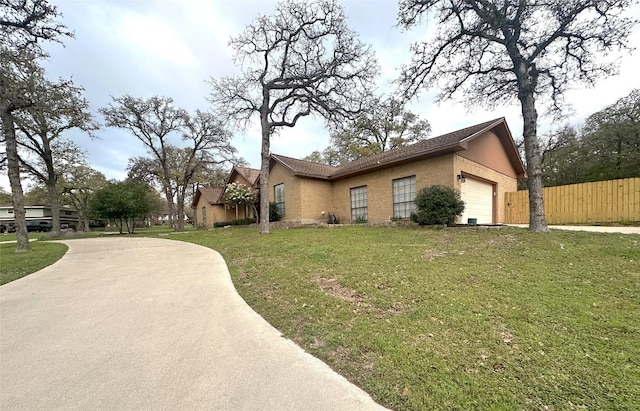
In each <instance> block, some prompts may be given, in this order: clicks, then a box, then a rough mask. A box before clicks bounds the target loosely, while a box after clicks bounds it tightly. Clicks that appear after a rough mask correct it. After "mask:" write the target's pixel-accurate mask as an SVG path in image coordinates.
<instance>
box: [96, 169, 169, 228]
mask: <svg viewBox="0 0 640 411" xmlns="http://www.w3.org/2000/svg"><path fill="white" fill-rule="evenodd" d="M89 204H90V205H89V214H90V216H91V217H92V218H94V219H104V220H110V221H113V222H114V223H115V224H116V226H117V227H118V230H119V231H120V234H122V233H123V232H124V229H125V228H126V229H127V232H128V233H130V234H132V233H133V232H134V231H135V221H136V219H141V218H145V217H149V214H150V213H151V212H153V211H159V210H158V207H159V204H158V202H157V194H156V193H155V192H154V191H153V190H152V189H151V188H150V187H148V186H146V185H144V184H140V183H137V182H134V181H122V182H114V181H111V182H109V183H107V184H106V185H105V186H104V187H102V188H101V189H99V190H97V191H96V192H95V193H94V194H93V198H92V199H91V201H90V203H89Z"/></svg>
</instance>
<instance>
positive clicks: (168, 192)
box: [163, 174, 176, 229]
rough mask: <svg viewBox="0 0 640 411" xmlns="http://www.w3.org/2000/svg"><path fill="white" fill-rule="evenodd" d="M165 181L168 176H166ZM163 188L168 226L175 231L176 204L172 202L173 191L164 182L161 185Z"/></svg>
mask: <svg viewBox="0 0 640 411" xmlns="http://www.w3.org/2000/svg"><path fill="white" fill-rule="evenodd" d="M166 178H167V179H168V178H169V177H168V174H167V177H166ZM163 186H164V196H165V198H166V199H167V209H168V211H169V222H168V224H169V225H171V228H173V229H175V228H176V221H175V218H176V204H175V202H174V201H173V190H171V187H170V186H168V185H167V183H166V182H165V183H164V184H163Z"/></svg>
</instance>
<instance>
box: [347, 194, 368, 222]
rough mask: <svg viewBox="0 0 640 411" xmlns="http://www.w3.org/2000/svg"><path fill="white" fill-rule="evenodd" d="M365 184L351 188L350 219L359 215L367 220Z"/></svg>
mask: <svg viewBox="0 0 640 411" xmlns="http://www.w3.org/2000/svg"><path fill="white" fill-rule="evenodd" d="M368 211H369V210H368V207H367V186H362V187H355V188H352V189H351V221H352V222H353V221H356V220H357V219H358V218H359V217H360V218H362V219H365V220H368Z"/></svg>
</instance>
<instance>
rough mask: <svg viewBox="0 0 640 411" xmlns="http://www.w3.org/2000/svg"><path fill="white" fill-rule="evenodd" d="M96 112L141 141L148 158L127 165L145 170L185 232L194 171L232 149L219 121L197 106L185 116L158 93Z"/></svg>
mask: <svg viewBox="0 0 640 411" xmlns="http://www.w3.org/2000/svg"><path fill="white" fill-rule="evenodd" d="M100 112H101V113H102V114H103V115H104V117H105V119H106V124H107V125H108V126H111V127H118V128H122V129H125V130H128V131H129V132H131V133H132V134H133V135H134V136H135V137H136V138H138V139H139V140H140V141H141V142H142V143H143V144H144V145H145V147H146V149H147V151H148V153H149V155H150V157H149V158H144V157H143V158H139V159H134V162H133V163H132V164H130V168H138V169H140V168H143V169H144V168H145V167H147V168H148V174H147V176H149V177H150V178H151V179H156V181H157V182H158V183H159V185H160V187H161V190H162V192H163V193H164V196H165V199H166V200H167V207H168V209H169V216H170V217H169V218H170V221H171V224H172V225H173V226H174V228H175V230H176V231H183V230H184V219H183V216H184V200H185V196H186V192H187V190H188V189H189V187H190V186H191V182H192V181H193V179H194V178H195V176H196V175H197V173H198V172H199V171H200V170H201V168H202V167H203V166H205V165H207V164H220V163H223V162H225V161H230V160H232V159H233V158H234V156H235V153H236V150H235V149H234V148H233V146H232V145H231V143H230V134H229V133H228V131H227V130H226V129H225V127H224V125H223V124H222V122H221V121H220V119H218V118H217V117H216V116H214V115H213V114H211V113H206V112H201V111H199V110H197V111H196V112H195V114H193V115H189V113H187V112H186V111H185V110H183V109H180V108H176V107H175V106H174V105H173V99H171V98H170V97H159V96H155V97H151V98H148V99H142V98H134V97H131V96H124V97H120V98H114V99H113V103H112V104H109V105H108V106H107V107H104V108H102V109H100ZM179 142H181V144H182V145H178V144H179ZM138 174H139V175H142V174H144V173H142V172H141V170H138Z"/></svg>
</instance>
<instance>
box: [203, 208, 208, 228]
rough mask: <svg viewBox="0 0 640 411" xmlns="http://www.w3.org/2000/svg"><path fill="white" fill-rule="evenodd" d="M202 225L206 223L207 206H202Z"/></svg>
mask: <svg viewBox="0 0 640 411" xmlns="http://www.w3.org/2000/svg"><path fill="white" fill-rule="evenodd" d="M202 225H204V226H206V225H207V207H202Z"/></svg>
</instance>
